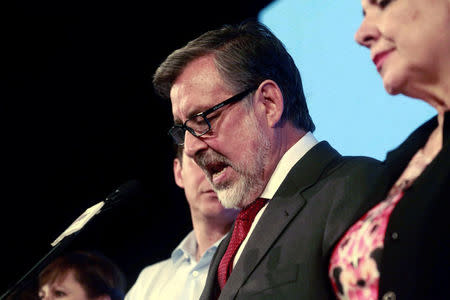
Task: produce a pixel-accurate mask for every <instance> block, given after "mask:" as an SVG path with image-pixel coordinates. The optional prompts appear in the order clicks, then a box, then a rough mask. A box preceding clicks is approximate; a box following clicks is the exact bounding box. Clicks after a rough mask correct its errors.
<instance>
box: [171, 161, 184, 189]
mask: <svg viewBox="0 0 450 300" xmlns="http://www.w3.org/2000/svg"><path fill="white" fill-rule="evenodd" d="M182 168H183V166H182V165H181V161H180V159H179V158H175V159H174V160H173V175H174V177H175V183H176V184H177V185H178V186H179V187H180V188H184V183H183V175H182V174H181V170H182Z"/></svg>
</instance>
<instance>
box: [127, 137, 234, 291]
mask: <svg viewBox="0 0 450 300" xmlns="http://www.w3.org/2000/svg"><path fill="white" fill-rule="evenodd" d="M173 172H174V177H175V183H176V184H177V185H178V186H179V187H181V188H183V189H184V193H185V195H186V199H187V201H188V204H189V210H190V213H191V219H192V226H193V230H192V231H191V232H190V233H189V234H188V235H187V236H186V237H185V238H184V239H183V241H182V242H181V243H180V244H179V245H178V247H177V248H175V250H174V251H173V252H172V255H171V257H170V258H169V259H166V260H163V261H160V262H158V263H155V264H152V265H150V266H148V267H146V268H144V269H143V270H142V272H141V273H140V274H139V277H138V279H137V280H136V283H134V285H133V286H132V288H131V289H130V291H129V292H128V293H127V295H126V297H125V299H126V300H149V299H155V300H159V299H168V300H170V299H186V300H198V299H199V297H200V295H201V293H202V290H203V287H204V285H205V281H206V276H207V274H208V267H209V264H210V262H211V259H212V257H213V255H214V252H215V251H216V249H217V246H218V245H219V243H220V241H221V240H222V238H223V237H224V235H225V234H226V233H227V232H228V231H229V230H230V228H231V224H232V222H233V221H234V219H235V217H236V215H237V213H238V210H236V209H225V208H224V207H223V206H222V204H220V202H219V201H218V199H217V195H216V193H214V191H213V190H212V187H211V184H210V183H209V182H208V181H207V180H206V179H205V174H204V173H203V171H202V170H201V169H200V168H199V167H198V166H197V164H196V163H195V162H194V161H193V160H192V159H191V158H189V157H187V156H186V154H185V153H183V147H182V146H178V147H177V154H176V158H175V159H174V161H173Z"/></svg>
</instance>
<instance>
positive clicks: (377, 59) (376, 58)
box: [372, 49, 392, 72]
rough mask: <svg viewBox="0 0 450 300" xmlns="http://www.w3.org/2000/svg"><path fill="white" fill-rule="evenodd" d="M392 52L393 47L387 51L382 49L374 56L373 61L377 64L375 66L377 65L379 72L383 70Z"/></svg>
mask: <svg viewBox="0 0 450 300" xmlns="http://www.w3.org/2000/svg"><path fill="white" fill-rule="evenodd" d="M391 52H392V49H390V50H386V51H381V52H380V53H378V54H376V55H375V56H374V57H373V59H372V60H373V63H374V64H375V66H376V67H377V70H378V72H380V71H381V68H382V67H383V63H384V61H385V60H386V58H387V57H388V56H389V54H391Z"/></svg>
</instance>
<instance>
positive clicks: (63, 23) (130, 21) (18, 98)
mask: <svg viewBox="0 0 450 300" xmlns="http://www.w3.org/2000/svg"><path fill="white" fill-rule="evenodd" d="M5 2H6V3H5ZM10 2H13V3H10ZM193 2H194V1H180V3H178V2H172V1H158V2H156V3H155V1H147V2H146V3H145V4H144V3H140V2H139V3H138V2H133V1H123V2H117V1H90V2H87V1H86V2H83V1H73V2H69V1H54V2H49V1H31V0H29V1H2V4H1V5H0V28H1V29H0V30H1V31H0V49H1V52H0V57H1V60H0V64H1V65H0V70H1V75H0V76H1V77H0V79H1V81H0V97H1V98H0V125H1V126H0V128H1V129H0V130H1V131H0V147H1V150H2V151H1V155H0V157H1V161H0V172H1V180H0V183H1V186H0V187H1V195H0V197H1V204H2V210H1V211H2V215H3V217H2V218H1V223H0V230H1V231H0V233H1V236H0V237H1V249H2V250H1V264H0V265H1V272H0V274H1V275H2V277H3V278H2V279H1V280H0V284H1V285H0V294H3V292H4V291H6V289H7V288H8V287H9V286H10V285H11V284H13V283H14V282H16V281H17V280H18V279H19V278H20V277H21V276H22V275H23V274H25V272H27V271H28V270H29V269H30V268H31V267H32V266H33V265H34V264H35V263H37V261H38V260H39V259H41V258H42V257H43V256H44V255H45V254H46V253H47V252H48V251H49V250H50V249H51V247H50V243H51V242H52V241H53V240H54V239H55V238H56V237H57V236H58V235H59V234H60V233H61V232H62V231H63V230H64V229H66V228H67V227H68V226H69V225H70V224H71V223H72V222H73V221H74V220H75V219H76V218H77V217H78V216H79V215H80V214H81V213H82V212H84V210H85V209H86V208H88V207H90V206H91V205H93V204H95V203H97V202H99V201H102V200H104V198H105V197H106V196H107V195H108V194H109V193H110V192H112V191H113V190H114V189H115V188H116V187H118V186H119V185H121V184H122V183H124V182H126V181H127V180H129V179H139V180H140V181H141V182H142V184H143V186H144V191H143V192H142V194H140V196H139V197H137V198H135V199H133V200H130V201H124V202H123V203H121V204H120V206H119V207H117V208H116V209H114V210H110V211H108V212H105V213H104V214H101V215H99V216H98V217H96V218H94V220H93V221H92V222H91V223H89V224H88V225H87V227H86V228H85V229H84V230H83V231H82V232H81V233H80V234H79V235H78V236H77V238H76V239H75V241H74V242H73V243H72V244H70V246H69V248H68V249H67V250H72V249H87V250H97V251H100V252H102V253H104V254H105V255H106V256H108V257H109V258H111V259H112V260H114V261H115V262H116V263H117V264H118V265H119V267H120V268H121V269H122V270H123V272H124V273H125V275H126V277H127V282H128V287H131V285H132V284H133V283H134V281H135V279H136V277H137V275H138V273H139V271H140V270H141V269H142V268H143V267H144V266H146V265H148V264H151V263H154V262H156V261H159V260H162V259H165V258H167V257H168V256H169V255H170V253H171V251H172V250H173V248H174V247H176V246H177V245H178V243H179V242H180V241H181V239H182V238H183V237H184V236H185V234H187V233H188V232H189V231H190V230H191V228H192V225H191V221H190V216H189V211H188V206H187V204H186V201H185V199H184V194H183V192H182V190H180V189H179V188H178V187H176V185H175V184H174V182H173V176H172V157H173V154H172V143H171V140H170V138H169V136H168V135H167V130H168V129H169V128H170V126H171V124H172V118H171V110H170V105H169V102H167V101H164V100H162V99H160V98H158V97H157V96H156V95H155V94H154V92H153V88H152V85H151V77H152V75H153V73H154V71H155V70H156V68H157V66H158V65H159V64H160V63H161V62H162V61H163V60H164V58H165V57H166V56H167V55H169V54H170V53H171V52H172V51H173V50H175V49H177V48H179V47H181V46H183V45H184V44H185V43H186V42H188V41H189V40H191V39H193V38H195V37H197V36H198V35H199V34H201V33H203V32H205V31H207V30H210V29H214V28H217V27H218V26H220V25H222V24H225V23H236V22H240V21H242V20H245V19H247V18H256V17H257V14H258V12H259V11H260V10H261V9H262V8H264V7H265V6H266V5H268V4H269V3H270V2H271V1H270V0H251V1H237V0H232V1H225V2H217V3H216V2H214V1H208V2H206V1H197V2H194V3H193Z"/></svg>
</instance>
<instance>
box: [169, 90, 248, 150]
mask: <svg viewBox="0 0 450 300" xmlns="http://www.w3.org/2000/svg"><path fill="white" fill-rule="evenodd" d="M254 90H256V88H254V87H252V88H249V89H246V90H245V91H243V92H240V93H239V94H236V95H234V96H232V97H230V98H228V99H226V100H225V101H223V102H220V103H219V104H216V105H214V106H213V107H211V108H209V109H207V110H205V111H203V112H200V113H198V114H195V115H193V116H192V117H190V118H189V119H187V120H186V121H185V122H184V123H183V124H175V125H173V126H172V128H170V130H169V135H170V136H171V137H172V139H173V141H174V142H175V144H177V145H180V146H182V145H184V136H185V134H186V131H189V132H190V133H191V134H192V135H193V136H195V137H200V136H202V135H204V134H206V133H208V132H209V131H210V130H211V123H210V122H209V120H208V118H207V115H209V114H210V113H213V112H215V111H216V110H218V109H220V108H222V107H224V106H225V105H228V104H231V103H234V102H238V101H241V100H243V99H244V98H245V97H246V96H247V95H248V94H250V93H251V92H253V91H254ZM198 117H202V118H203V120H204V121H205V123H206V124H207V125H208V129H206V130H205V131H203V132H201V133H197V132H196V131H195V130H194V129H193V128H191V127H189V126H187V125H186V124H187V123H188V122H189V121H191V120H193V119H195V118H198ZM180 130H182V131H183V132H184V134H183V140H182V141H181V140H180V141H178V138H177V137H179V136H180V134H177V133H180Z"/></svg>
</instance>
